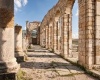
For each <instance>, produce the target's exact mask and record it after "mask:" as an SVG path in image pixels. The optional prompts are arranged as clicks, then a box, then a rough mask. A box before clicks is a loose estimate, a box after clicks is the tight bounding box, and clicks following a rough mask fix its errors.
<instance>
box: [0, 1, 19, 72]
mask: <svg viewBox="0 0 100 80" xmlns="http://www.w3.org/2000/svg"><path fill="white" fill-rule="evenodd" d="M18 69H19V65H18V63H17V62H16V58H15V50H14V0H0V72H3V73H4V72H9V73H11V72H17V71H18Z"/></svg>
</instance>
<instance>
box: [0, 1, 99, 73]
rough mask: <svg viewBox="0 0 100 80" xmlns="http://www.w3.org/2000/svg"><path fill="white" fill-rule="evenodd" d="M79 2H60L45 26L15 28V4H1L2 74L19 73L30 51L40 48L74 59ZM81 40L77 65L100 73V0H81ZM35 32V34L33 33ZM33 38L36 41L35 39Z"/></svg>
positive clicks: (0, 42)
mask: <svg viewBox="0 0 100 80" xmlns="http://www.w3.org/2000/svg"><path fill="white" fill-rule="evenodd" d="M75 1H76V0H59V1H58V3H57V4H56V5H55V6H54V7H53V8H52V9H50V10H49V11H48V13H47V14H46V15H45V16H44V19H43V20H42V22H38V21H33V22H28V21H27V22H26V34H25V36H24V37H22V26H20V25H15V26H14V0H0V73H1V74H2V73H17V72H18V71H19V69H20V63H18V62H17V60H22V61H25V56H26V53H27V49H28V48H30V47H32V46H31V45H32V44H35V43H36V44H38V45H39V44H40V45H41V46H42V47H43V48H46V49H47V50H49V51H50V52H53V53H55V54H57V55H60V56H62V57H63V58H64V59H67V60H69V59H70V60H71V59H73V44H72V9H73V5H74V3H75ZM78 6H79V40H78V54H77V55H78V56H77V57H75V58H77V59H78V60H77V64H78V65H80V66H83V67H84V68H85V69H89V70H91V69H94V68H95V69H98V68H99V69H100V35H99V34H100V33H99V32H100V28H99V27H100V0H78ZM33 30H34V31H36V32H35V33H34V32H33ZM34 35H35V36H36V37H34Z"/></svg>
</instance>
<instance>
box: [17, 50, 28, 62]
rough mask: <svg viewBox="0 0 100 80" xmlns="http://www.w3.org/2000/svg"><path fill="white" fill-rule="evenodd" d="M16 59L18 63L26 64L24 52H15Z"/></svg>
mask: <svg viewBox="0 0 100 80" xmlns="http://www.w3.org/2000/svg"><path fill="white" fill-rule="evenodd" d="M15 57H16V59H17V62H18V63H19V62H24V61H25V60H26V58H27V56H26V55H25V53H24V52H15Z"/></svg>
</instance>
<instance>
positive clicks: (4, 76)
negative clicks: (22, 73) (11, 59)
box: [0, 73, 17, 80]
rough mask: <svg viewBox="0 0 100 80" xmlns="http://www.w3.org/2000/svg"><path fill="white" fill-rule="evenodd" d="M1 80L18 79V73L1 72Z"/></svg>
mask: <svg viewBox="0 0 100 80" xmlns="http://www.w3.org/2000/svg"><path fill="white" fill-rule="evenodd" d="M0 80H17V78H16V73H2V74H0Z"/></svg>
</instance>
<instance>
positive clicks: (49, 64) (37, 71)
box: [21, 46, 97, 80]
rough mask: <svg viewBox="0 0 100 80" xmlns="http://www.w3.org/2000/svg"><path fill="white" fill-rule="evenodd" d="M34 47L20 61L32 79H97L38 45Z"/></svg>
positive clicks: (22, 67)
mask: <svg viewBox="0 0 100 80" xmlns="http://www.w3.org/2000/svg"><path fill="white" fill-rule="evenodd" d="M34 49H35V50H33V51H34V52H32V50H31V52H28V57H29V58H28V60H27V62H23V63H21V69H22V70H23V71H24V72H25V73H27V74H26V75H25V76H26V77H30V78H32V80H97V79H95V78H93V77H91V76H89V75H87V74H85V73H84V71H82V70H81V69H80V68H78V67H76V66H74V65H72V64H71V63H69V62H67V61H66V60H64V59H63V58H61V57H60V56H58V55H56V54H54V53H50V52H48V51H47V50H45V49H43V48H41V47H40V46H34ZM41 50H42V51H41Z"/></svg>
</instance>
